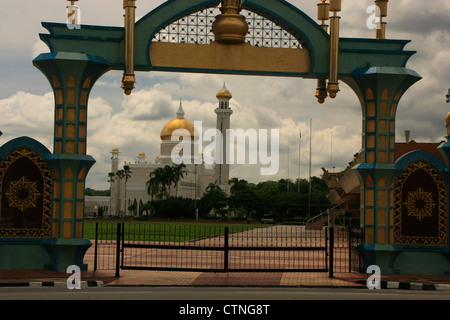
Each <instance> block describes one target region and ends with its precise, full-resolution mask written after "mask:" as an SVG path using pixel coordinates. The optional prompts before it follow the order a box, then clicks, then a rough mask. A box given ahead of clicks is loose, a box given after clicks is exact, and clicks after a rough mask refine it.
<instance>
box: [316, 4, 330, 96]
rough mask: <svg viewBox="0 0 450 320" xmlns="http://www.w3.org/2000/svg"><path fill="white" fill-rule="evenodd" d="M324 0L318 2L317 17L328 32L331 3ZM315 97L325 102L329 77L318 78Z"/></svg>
mask: <svg viewBox="0 0 450 320" xmlns="http://www.w3.org/2000/svg"><path fill="white" fill-rule="evenodd" d="M321 1H322V2H321V3H319V4H317V19H318V20H320V21H322V28H323V29H324V30H325V32H328V25H327V24H326V21H327V20H329V19H330V4H328V3H326V0H321ZM315 97H316V98H317V100H318V102H319V103H324V102H325V99H326V97H328V93H327V79H325V78H320V79H318V80H317V88H316V94H315Z"/></svg>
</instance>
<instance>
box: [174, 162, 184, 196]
mask: <svg viewBox="0 0 450 320" xmlns="http://www.w3.org/2000/svg"><path fill="white" fill-rule="evenodd" d="M172 173H173V177H172V178H173V183H174V184H175V197H177V196H178V183H179V182H180V180H181V179H183V178H184V177H185V175H187V171H186V165H185V164H184V163H180V164H178V165H177V164H174V165H173V167H172Z"/></svg>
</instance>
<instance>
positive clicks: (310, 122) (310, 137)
mask: <svg viewBox="0 0 450 320" xmlns="http://www.w3.org/2000/svg"><path fill="white" fill-rule="evenodd" d="M311 140H312V119H310V120H309V197H308V218H311V161H312V160H311V153H312V152H311Z"/></svg>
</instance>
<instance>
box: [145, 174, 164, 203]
mask: <svg viewBox="0 0 450 320" xmlns="http://www.w3.org/2000/svg"><path fill="white" fill-rule="evenodd" d="M146 185H147V193H148V194H149V195H151V196H152V199H153V195H155V196H156V197H157V198H158V199H162V198H164V197H167V196H168V194H167V171H166V170H164V168H161V167H160V168H156V169H155V170H154V171H152V172H151V173H150V179H149V180H148V181H147V183H146Z"/></svg>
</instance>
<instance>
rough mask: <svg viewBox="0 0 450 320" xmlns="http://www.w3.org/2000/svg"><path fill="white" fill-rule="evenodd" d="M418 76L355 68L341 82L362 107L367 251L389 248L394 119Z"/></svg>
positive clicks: (398, 70)
mask: <svg viewBox="0 0 450 320" xmlns="http://www.w3.org/2000/svg"><path fill="white" fill-rule="evenodd" d="M420 79H421V77H420V76H419V75H418V74H417V73H415V72H414V71H411V70H408V69H405V68H396V67H373V68H366V69H359V70H356V71H355V72H353V73H352V74H351V75H350V76H349V77H346V78H344V79H342V80H343V81H344V82H346V83H347V84H348V85H349V86H350V87H351V88H352V89H353V90H354V91H355V93H356V94H357V96H358V98H359V100H360V102H361V107H362V146H361V154H360V157H361V158H360V163H359V164H358V165H357V166H355V169H356V170H357V172H358V173H359V176H360V180H361V227H362V228H364V231H365V246H366V248H369V249H371V250H373V249H376V248H382V247H383V248H385V249H386V246H391V245H392V240H393V210H394V188H395V181H396V178H397V177H398V175H399V174H400V172H399V171H398V169H396V167H395V118H396V111H397V106H398V104H399V101H400V98H401V97H402V96H403V94H404V93H405V91H406V90H407V89H408V88H409V87H410V86H412V85H413V84H414V83H415V82H417V81H418V80H420Z"/></svg>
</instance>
